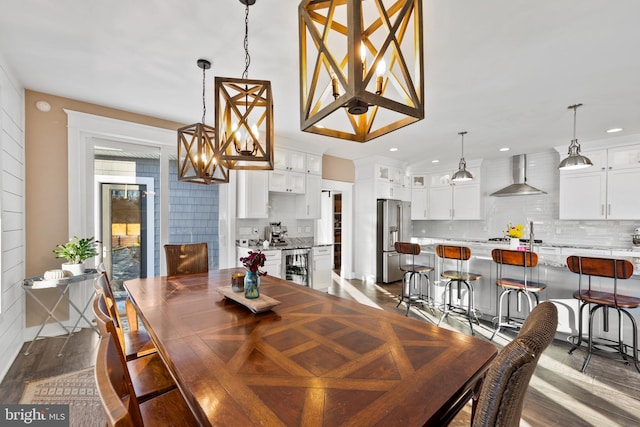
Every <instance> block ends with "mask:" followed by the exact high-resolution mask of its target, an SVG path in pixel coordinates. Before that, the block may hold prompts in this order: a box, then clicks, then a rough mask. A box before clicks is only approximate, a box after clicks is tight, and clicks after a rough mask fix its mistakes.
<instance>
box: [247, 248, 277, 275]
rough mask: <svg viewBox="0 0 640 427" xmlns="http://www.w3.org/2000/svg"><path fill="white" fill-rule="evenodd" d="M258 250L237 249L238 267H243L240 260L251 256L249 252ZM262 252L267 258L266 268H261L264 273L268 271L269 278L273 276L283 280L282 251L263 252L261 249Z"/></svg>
mask: <svg viewBox="0 0 640 427" xmlns="http://www.w3.org/2000/svg"><path fill="white" fill-rule="evenodd" d="M257 250H258V249H254V248H245V247H241V246H238V247H236V265H237V266H238V267H243V265H242V263H241V262H240V258H241V257H242V258H244V257H246V256H247V255H249V251H252V252H253V251H257ZM260 251H261V252H262V253H263V254H264V256H265V257H266V260H265V262H264V267H261V270H262V271H266V272H267V275H269V276H273V277H278V278H281V276H282V251H281V250H279V249H277V250H269V249H267V250H263V249H260Z"/></svg>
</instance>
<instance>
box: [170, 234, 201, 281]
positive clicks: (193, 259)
mask: <svg viewBox="0 0 640 427" xmlns="http://www.w3.org/2000/svg"><path fill="white" fill-rule="evenodd" d="M164 253H165V257H166V260H167V276H178V275H183V274H195V273H206V272H208V271H209V250H208V247H207V243H206V242H202V243H184V244H167V245H164Z"/></svg>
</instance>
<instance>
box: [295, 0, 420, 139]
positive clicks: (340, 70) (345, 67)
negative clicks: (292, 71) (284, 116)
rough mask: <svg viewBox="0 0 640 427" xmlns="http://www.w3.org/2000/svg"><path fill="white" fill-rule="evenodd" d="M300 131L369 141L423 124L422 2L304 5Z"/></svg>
mask: <svg viewBox="0 0 640 427" xmlns="http://www.w3.org/2000/svg"><path fill="white" fill-rule="evenodd" d="M298 15H299V33H300V34H299V39H300V40H299V43H300V128H301V129H302V130H303V131H305V132H311V133H316V134H320V135H326V136H332V137H336V138H341V139H347V140H351V141H357V142H367V141H370V140H371V139H373V138H377V137H378V136H380V135H384V134H386V133H389V132H392V131H394V130H396V129H399V128H401V127H404V126H407V125H409V124H411V123H414V122H417V121H419V120H422V119H423V118H424V77H423V76H424V72H423V71H424V70H423V69H424V65H423V63H424V60H423V45H422V0H368V1H362V0H302V2H301V3H300V5H299V6H298Z"/></svg>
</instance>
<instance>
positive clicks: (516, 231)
mask: <svg viewBox="0 0 640 427" xmlns="http://www.w3.org/2000/svg"><path fill="white" fill-rule="evenodd" d="M504 234H505V235H506V237H515V238H516V239H519V238H521V237H522V236H523V235H524V225H522V224H516V225H512V224H511V223H509V224H507V230H506V231H504Z"/></svg>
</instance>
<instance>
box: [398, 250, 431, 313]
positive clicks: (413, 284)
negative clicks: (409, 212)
mask: <svg viewBox="0 0 640 427" xmlns="http://www.w3.org/2000/svg"><path fill="white" fill-rule="evenodd" d="M394 248H395V250H396V252H398V253H399V254H400V258H401V259H400V262H401V264H400V270H401V271H403V272H404V274H403V276H402V291H401V294H400V295H399V297H400V301H398V305H396V307H399V306H400V304H402V302H405V303H406V304H407V312H406V313H405V316H408V315H409V310H410V309H411V303H414V304H423V305H424V304H425V303H427V304H429V303H430V302H431V301H432V298H431V280H430V279H429V273H431V272H432V271H433V267H429V266H426V265H422V264H416V262H415V258H416V255H420V245H418V244H417V243H408V242H396V243H395V245H394ZM403 256H404V257H405V260H407V258H409V257H410V262H405V263H404V264H402V257H403ZM423 278H424V279H426V285H427V287H426V292H425V288H424V287H423V284H422V279H423ZM416 279H417V280H416Z"/></svg>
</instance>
